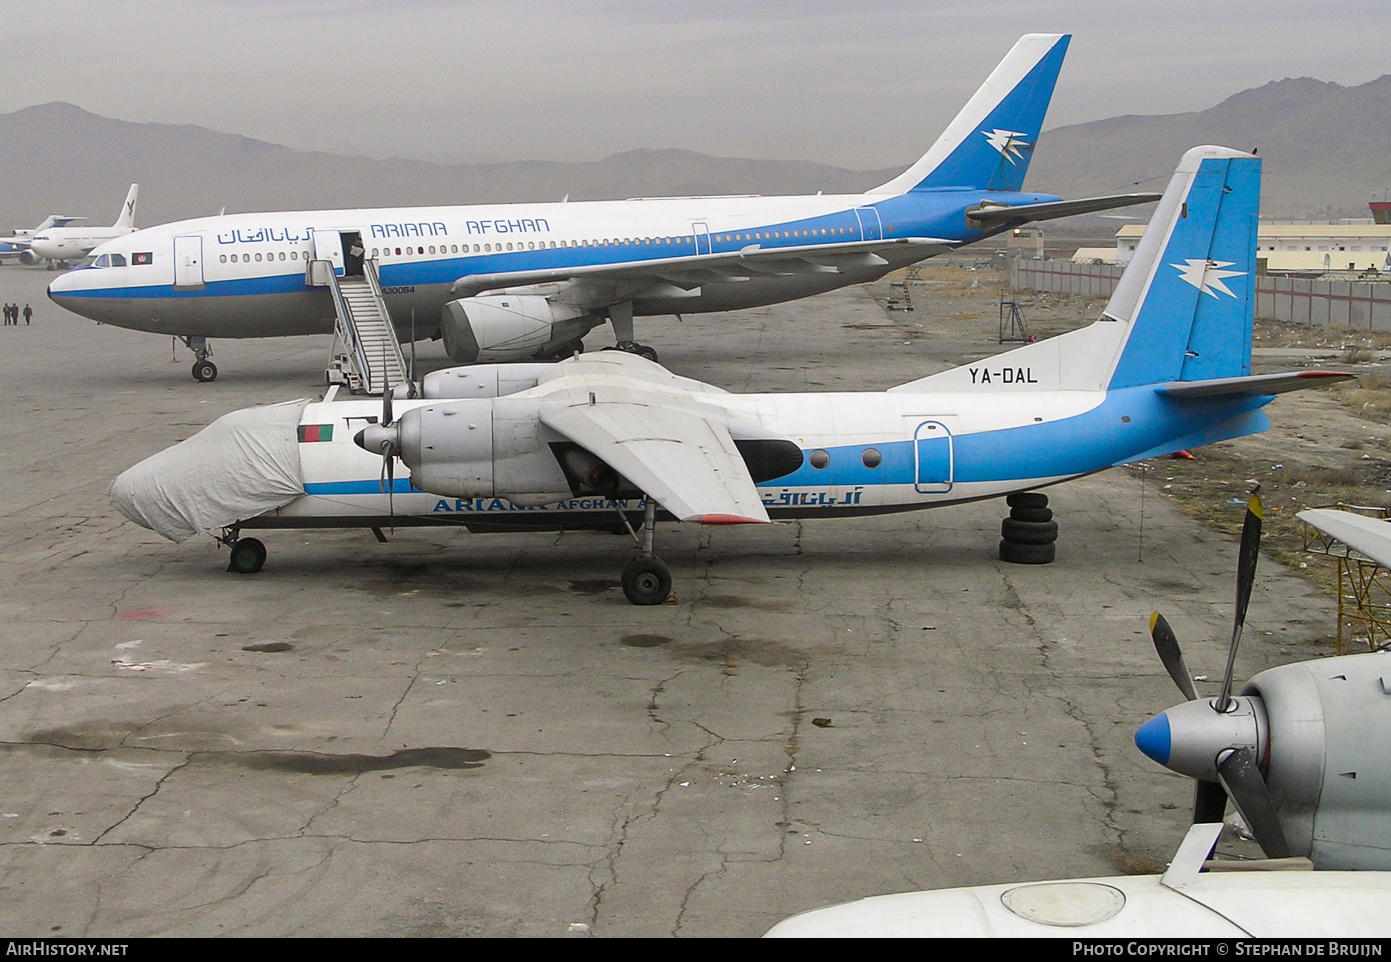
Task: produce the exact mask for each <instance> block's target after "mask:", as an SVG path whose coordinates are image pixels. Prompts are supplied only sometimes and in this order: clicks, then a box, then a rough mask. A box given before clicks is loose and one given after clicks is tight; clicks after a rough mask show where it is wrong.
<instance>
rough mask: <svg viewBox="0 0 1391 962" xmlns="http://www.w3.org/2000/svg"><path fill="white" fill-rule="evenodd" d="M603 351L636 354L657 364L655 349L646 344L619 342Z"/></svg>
mask: <svg viewBox="0 0 1391 962" xmlns="http://www.w3.org/2000/svg"><path fill="white" fill-rule="evenodd" d="M604 350H605V351H627V352H628V353H629V354H636V355H637V356H638V357H643V358H646V359H647V360H649V361H651V362H652V363H653V364H656V363H657V349H656V348H655V347H649V346H648V345H646V344H639V343H638V342H637V341H621V342H619V343H618V344H615V345H614V346H613V347H606V348H604Z"/></svg>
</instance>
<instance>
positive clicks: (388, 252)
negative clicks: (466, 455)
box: [220, 227, 855, 264]
mask: <svg viewBox="0 0 1391 962" xmlns="http://www.w3.org/2000/svg"><path fill="white" fill-rule="evenodd" d="M854 232H855V231H854V228H851V227H830V228H827V227H822V228H820V229H819V230H801V231H796V230H791V231H779V230H775V231H754V232H752V233H749V232H741V233H735V234H715V235H714V242H715V243H718V244H728V243H733V242H740V241H757V240H765V239H767V240H783V239H790V238H794V237H829V236H837V235H845V234H853V233H854ZM694 242H695V238H694V236H692V235H686V236H682V237H642V238H632V237H624V238H621V239H620V238H617V237H614V238H608V237H605V238H603V239H602V240H600V239H595V240H592V241H591V240H578V241H550V242H549V244H548V243H547V242H546V241H540V242H539V243H538V242H537V241H527V242H525V243H523V242H521V241H517V242H515V243H510V242H509V243H507V244H505V245H504V244H503V243H502V242H498V243H496V244H494V243H491V242H488V243H483V244H474V245H473V253H475V254H491V253H494V252H498V253H500V252H502V251H504V250H509V251H511V250H518V251H534V250H537V249H538V248H539V249H540V250H546V249H547V248H548V247H549V249H550V250H556V249H557V248H561V249H564V248H568V247H629V246H639V245H642V246H653V245H671V244H692V243H694ZM427 253H428V254H459V253H464V254H467V253H469V245H468V244H464V245H463V249H462V251H461V250H460V246H459V245H458V244H448V245H446V244H439V245H436V244H431V245H429V247H428V248H427V247H425V246H421V247H418V248H417V247H407V248H405V250H404V255H403V252H402V249H401V248H400V247H396V248H391V247H381V248H378V247H374V248H372V253H371V256H372V257H373V258H378V257H391V256H393V254H394V255H395V256H397V257H401V256H407V257H415V256H418V255H421V254H427ZM278 257H279V259H280V260H282V261H283V260H286V259H287V257H286V253H285V251H280V252H279V254H278ZM276 258H277V254H276V253H275V252H271V253H269V254H266V255H265V257H264V259H265V260H268V261H273V260H275V259H276ZM220 259H221V262H222V263H224V264H226V263H227V262H228V260H229V259H230V260H231V262H232V263H233V264H236V263H238V262H241V263H244V264H249V263H251V261H252V260H253V259H254V260H256V261H258V262H259V261H261V260H262V259H263V258H262V255H260V254H255V255H252V254H241V255H237V254H223V255H222V256H221V258H220ZM288 259H289V260H292V261H294V260H299V251H293V250H292V251H290V252H289V255H288ZM304 259H305V260H308V259H309V252H308V251H305V252H304Z"/></svg>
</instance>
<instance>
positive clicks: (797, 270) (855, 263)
mask: <svg viewBox="0 0 1391 962" xmlns="http://www.w3.org/2000/svg"><path fill="white" fill-rule="evenodd" d="M959 243H960V242H959V241H950V240H944V239H942V238H937V237H903V238H897V239H893V240H867V241H852V242H849V243H845V244H826V245H817V246H814V247H812V246H806V247H801V246H799V247H774V248H764V247H762V246H760V245H759V244H756V243H755V244H749V245H748V246H746V247H744V248H742V249H741V250H737V251H723V252H720V253H715V254H688V255H683V256H681V257H666V258H660V259H655V260H643V261H636V262H630V263H626V264H590V265H583V266H577V267H558V268H549V269H546V270H535V271H515V272H512V273H507V274H468V275H465V276H464V277H461V278H459V279H458V280H456V281H455V282H454V284H453V286H452V287H451V288H450V290H451V291H452V292H453V293H454V294H455V295H456V296H458V297H468V296H470V295H473V294H479V293H482V292H483V291H489V290H496V289H499V288H515V287H529V286H531V285H534V284H553V283H556V282H559V281H624V282H628V283H630V284H631V283H633V282H641V281H649V282H651V283H653V284H669V285H672V286H674V287H678V288H682V289H684V290H691V289H693V288H696V287H699V286H700V285H701V284H707V283H714V282H721V281H723V282H729V281H734V282H738V281H744V280H748V279H749V278H751V277H767V276H777V275H791V274H840V273H844V272H845V271H847V270H853V269H863V268H867V267H888V266H889V265H890V263H891V262H890V261H889V260H888V259H886V258H885V257H884V256H883V255H884V254H887V253H898V252H903V251H907V250H912V252H913V254H914V259H915V260H922V259H924V258H927V257H933V256H935V255H937V254H941V253H943V252H945V251H949V250H951V249H953V248H954V247H957V246H959Z"/></svg>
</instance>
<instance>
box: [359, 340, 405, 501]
mask: <svg viewBox="0 0 1391 962" xmlns="http://www.w3.org/2000/svg"><path fill="white" fill-rule="evenodd" d="M383 368H385V365H383ZM391 398H392V393H391V376H390V375H389V374H383V375H382V419H381V422H380V423H379V424H375V425H371V426H369V427H365V428H363V429H362V430H361V431H359V432H357V434H356V436H355V437H354V438H353V440H354V441H355V442H356V443H357V446H358V447H360V448H362V449H363V450H365V451H376V452H379V453H380V454H381V456H382V473H381V475H380V478H379V481H378V485H379V487H381V488H382V490H383V491H385V493H386V503H387V513H388V514H389V515H390V516H391V518H392V519H393V520H394V519H395V517H396V499H395V491H396V459H397V458H399V457H400V456H401V426H400V425H399V424H397V423H396V419H395V417H393V415H392V410H391Z"/></svg>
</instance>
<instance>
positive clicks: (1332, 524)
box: [1298, 508, 1391, 568]
mask: <svg viewBox="0 0 1391 962" xmlns="http://www.w3.org/2000/svg"><path fill="white" fill-rule="evenodd" d="M1298 518H1299V520H1300V521H1303V522H1305V523H1306V524H1310V525H1312V526H1313V527H1315V528H1318V529H1319V530H1320V531H1322V532H1323V533H1324V534H1326V535H1328V536H1329V537H1332V538H1337V539H1338V540H1339V541H1341V542H1342V543H1343V544H1345V545H1347V546H1348V547H1349V548H1352V549H1353V550H1354V551H1357V552H1360V553H1361V554H1364V555H1366V556H1367V557H1368V558H1371V559H1372V560H1373V561H1375V562H1376V563H1377V564H1380V565H1385V566H1386V567H1388V568H1391V522H1386V521H1381V520H1379V519H1377V518H1368V517H1366V516H1365V515H1360V514H1353V513H1352V512H1351V511H1338V510H1335V509H1333V508H1313V509H1311V510H1309V511H1301V512H1299V515H1298Z"/></svg>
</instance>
